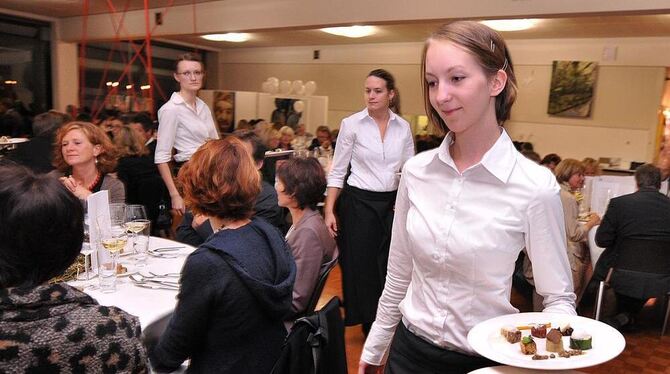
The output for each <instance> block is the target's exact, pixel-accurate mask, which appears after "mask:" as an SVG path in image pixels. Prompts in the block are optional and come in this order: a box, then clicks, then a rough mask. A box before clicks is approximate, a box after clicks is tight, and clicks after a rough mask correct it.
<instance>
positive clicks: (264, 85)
mask: <svg viewBox="0 0 670 374" xmlns="http://www.w3.org/2000/svg"><path fill="white" fill-rule="evenodd" d="M261 91H262V92H265V93H270V82H268V81H265V82H263V83H261Z"/></svg>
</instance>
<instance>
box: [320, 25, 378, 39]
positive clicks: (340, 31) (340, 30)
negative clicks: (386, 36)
mask: <svg viewBox="0 0 670 374" xmlns="http://www.w3.org/2000/svg"><path fill="white" fill-rule="evenodd" d="M321 31H323V32H327V33H329V34H333V35H338V36H346V37H347V38H362V37H364V36H369V35H372V34H374V33H375V32H377V28H376V27H374V26H348V27H326V28H324V29H321Z"/></svg>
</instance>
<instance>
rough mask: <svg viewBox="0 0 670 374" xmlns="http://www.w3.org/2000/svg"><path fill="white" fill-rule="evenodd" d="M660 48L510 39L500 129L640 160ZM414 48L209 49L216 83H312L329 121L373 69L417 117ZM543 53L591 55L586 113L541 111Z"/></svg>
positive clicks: (351, 106)
mask: <svg viewBox="0 0 670 374" xmlns="http://www.w3.org/2000/svg"><path fill="white" fill-rule="evenodd" d="M668 45H670V38H611V39H551V40H548V39H541V40H511V41H510V42H509V47H510V50H511V54H512V58H513V61H514V64H515V69H516V72H517V79H518V82H519V97H518V101H517V103H516V104H515V107H514V109H513V110H512V118H511V120H510V121H509V122H508V128H509V131H510V133H511V134H512V135H513V136H516V137H518V138H524V140H530V141H532V142H534V143H535V144H536V146H537V150H538V153H540V154H545V153H550V152H556V153H559V154H561V155H562V156H563V157H574V158H582V157H585V156H591V157H598V156H604V157H620V158H621V159H622V160H623V161H650V160H651V159H652V158H653V148H654V147H653V146H654V144H653V142H654V134H655V132H656V126H657V109H658V106H659V104H660V102H661V95H662V92H663V85H664V78H665V67H666V66H668V65H670V48H667V46H668ZM605 47H610V48H611V47H614V48H615V49H616V56H615V58H614V59H613V60H607V61H605V60H603V59H602V52H603V48H605ZM314 49H319V50H320V51H321V58H320V59H319V60H313V59H312V51H313V50H314ZM421 49H422V43H385V44H368V45H332V46H307V47H287V48H280V47H277V48H251V49H230V50H224V51H223V52H222V53H221V54H220V55H219V62H220V74H219V82H220V87H221V88H224V89H233V90H259V89H260V86H261V83H262V82H263V81H265V79H266V78H267V77H270V76H275V77H277V78H279V79H288V80H295V79H301V80H303V81H307V80H314V81H316V82H317V84H318V90H317V93H316V94H317V95H326V96H328V97H329V99H330V102H329V104H330V105H329V115H328V121H329V124H330V126H331V127H337V126H338V125H339V122H340V121H341V119H342V118H343V117H345V116H347V115H349V114H350V113H352V112H354V111H357V110H360V109H361V108H362V106H363V81H364V79H365V76H366V75H367V73H368V72H369V71H370V70H372V69H375V68H378V67H381V68H385V69H388V70H389V71H391V72H392V73H393V74H394V76H395V77H396V81H397V85H398V87H399V89H400V92H401V98H402V109H403V114H404V115H419V114H424V107H423V99H422V93H421V87H420V81H421V77H420V58H421V56H420V55H421ZM553 60H581V61H596V62H598V64H599V67H598V79H597V83H596V87H595V92H594V101H593V107H592V114H591V116H590V117H589V118H584V119H574V118H561V117H553V116H549V115H548V114H546V112H547V104H548V97H549V84H550V78H551V68H552V67H551V64H552V61H553ZM529 138H530V139H529Z"/></svg>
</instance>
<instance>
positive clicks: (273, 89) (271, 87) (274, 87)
mask: <svg viewBox="0 0 670 374" xmlns="http://www.w3.org/2000/svg"><path fill="white" fill-rule="evenodd" d="M271 79H272V80H271ZM267 83H268V93H269V94H272V95H274V94H276V93H277V92H279V80H278V79H277V78H274V79H273V78H268V82H267Z"/></svg>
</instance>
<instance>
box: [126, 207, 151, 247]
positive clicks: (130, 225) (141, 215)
mask: <svg viewBox="0 0 670 374" xmlns="http://www.w3.org/2000/svg"><path fill="white" fill-rule="evenodd" d="M146 219H147V211H146V209H144V205H139V204H129V205H126V219H125V221H124V222H125V223H124V224H123V226H124V227H125V229H126V231H127V232H129V233H130V239H131V242H132V243H133V244H132V248H133V253H137V251H136V250H135V238H136V237H137V233H138V232H140V231H142V230H144V228H145V227H146V226H147V223H146Z"/></svg>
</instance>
